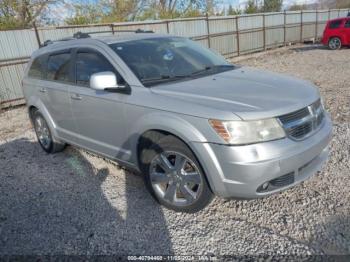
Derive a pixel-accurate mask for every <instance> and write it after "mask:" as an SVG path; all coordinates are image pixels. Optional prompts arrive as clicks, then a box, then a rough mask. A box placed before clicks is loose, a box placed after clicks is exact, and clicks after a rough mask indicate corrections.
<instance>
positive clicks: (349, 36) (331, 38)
mask: <svg viewBox="0 0 350 262" xmlns="http://www.w3.org/2000/svg"><path fill="white" fill-rule="evenodd" d="M322 44H324V45H326V46H328V47H329V48H330V49H332V50H336V49H340V48H341V47H342V46H350V17H344V18H337V19H333V20H329V21H328V22H327V25H326V28H325V30H324V32H323V37H322Z"/></svg>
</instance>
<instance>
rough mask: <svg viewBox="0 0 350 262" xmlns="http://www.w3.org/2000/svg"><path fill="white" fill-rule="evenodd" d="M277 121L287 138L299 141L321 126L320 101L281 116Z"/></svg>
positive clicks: (321, 110)
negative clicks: (279, 122) (281, 125)
mask: <svg viewBox="0 0 350 262" xmlns="http://www.w3.org/2000/svg"><path fill="white" fill-rule="evenodd" d="M279 120H280V121H281V123H282V124H283V127H284V129H285V131H286V133H287V134H288V136H289V137H291V138H293V139H296V140H301V139H303V138H305V137H307V136H309V135H311V134H312V133H313V132H316V130H317V129H318V128H319V127H320V126H321V124H322V122H323V120H324V110H323V107H322V104H321V101H320V100H317V101H316V102H315V103H313V104H311V105H309V106H307V107H304V108H302V109H300V110H297V111H295V112H292V113H289V114H286V115H282V116H280V117H279Z"/></svg>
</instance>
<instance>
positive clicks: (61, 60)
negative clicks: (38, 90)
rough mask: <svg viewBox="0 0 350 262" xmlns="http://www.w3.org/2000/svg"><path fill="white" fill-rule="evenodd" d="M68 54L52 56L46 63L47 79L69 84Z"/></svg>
mask: <svg viewBox="0 0 350 262" xmlns="http://www.w3.org/2000/svg"><path fill="white" fill-rule="evenodd" d="M70 57H71V55H70V53H69V52H67V53H60V54H53V55H50V56H49V59H48V62H47V79H48V80H54V81H60V82H70V68H71V67H70Z"/></svg>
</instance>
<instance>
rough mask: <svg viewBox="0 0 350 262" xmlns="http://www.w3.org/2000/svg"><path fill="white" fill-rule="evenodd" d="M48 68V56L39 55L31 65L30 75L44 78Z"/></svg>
mask: <svg viewBox="0 0 350 262" xmlns="http://www.w3.org/2000/svg"><path fill="white" fill-rule="evenodd" d="M45 69H46V56H39V57H37V58H35V59H34V61H33V63H32V65H31V66H30V69H29V72H28V76H30V77H32V78H38V79H44V75H45Z"/></svg>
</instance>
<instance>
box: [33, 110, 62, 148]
mask: <svg viewBox="0 0 350 262" xmlns="http://www.w3.org/2000/svg"><path fill="white" fill-rule="evenodd" d="M31 118H32V123H33V126H34V130H35V134H36V136H37V138H38V142H39V144H40V146H41V147H42V149H44V151H45V152H47V153H57V152H60V151H62V150H63V149H64V148H65V144H64V143H59V142H57V141H55V139H54V138H53V136H52V133H51V131H50V128H49V125H48V124H47V122H46V120H45V118H44V116H43V115H42V114H41V113H40V111H39V110H36V111H34V112H33V113H32V114H31Z"/></svg>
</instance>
